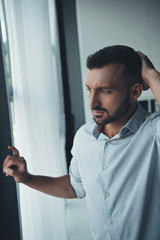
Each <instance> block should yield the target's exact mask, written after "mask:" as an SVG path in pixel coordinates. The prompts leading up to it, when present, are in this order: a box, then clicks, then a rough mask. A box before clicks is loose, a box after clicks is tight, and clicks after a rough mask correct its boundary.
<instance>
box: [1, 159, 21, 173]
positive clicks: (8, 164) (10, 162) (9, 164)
mask: <svg viewBox="0 0 160 240" xmlns="http://www.w3.org/2000/svg"><path fill="white" fill-rule="evenodd" d="M23 161H24V160H23V158H19V159H17V157H16V156H12V155H8V156H7V158H6V160H5V162H4V165H3V172H6V170H7V169H8V168H9V169H13V170H17V169H18V167H20V166H21V165H22V164H23Z"/></svg>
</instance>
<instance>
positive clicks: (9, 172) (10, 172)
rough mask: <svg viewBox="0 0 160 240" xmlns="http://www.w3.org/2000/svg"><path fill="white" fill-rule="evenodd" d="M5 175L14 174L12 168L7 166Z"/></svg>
mask: <svg viewBox="0 0 160 240" xmlns="http://www.w3.org/2000/svg"><path fill="white" fill-rule="evenodd" d="M5 173H6V176H7V177H8V176H14V170H13V169H10V168H7V169H6V171H5Z"/></svg>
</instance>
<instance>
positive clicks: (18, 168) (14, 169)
mask: <svg viewBox="0 0 160 240" xmlns="http://www.w3.org/2000/svg"><path fill="white" fill-rule="evenodd" d="M8 148H9V149H10V150H12V151H13V153H14V156H12V155H8V156H7V157H6V158H5V160H4V163H3V172H4V173H5V174H6V176H12V177H14V179H15V181H16V182H19V183H24V184H25V185H27V186H29V187H31V188H34V189H36V190H38V191H41V192H43V193H46V194H49V195H52V196H55V197H60V198H76V194H75V191H74V189H73V188H72V186H71V183H70V176H69V175H65V176H61V177H57V178H53V177H47V176H36V175H32V174H30V173H29V172H28V171H27V165H26V161H25V159H24V158H23V157H20V155H19V152H18V150H17V149H16V148H14V147H12V146H9V147H8Z"/></svg>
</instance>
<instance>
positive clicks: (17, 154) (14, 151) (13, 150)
mask: <svg viewBox="0 0 160 240" xmlns="http://www.w3.org/2000/svg"><path fill="white" fill-rule="evenodd" d="M8 149H10V150H12V152H13V153H14V155H15V156H17V157H19V151H18V150H17V148H15V147H13V146H8Z"/></svg>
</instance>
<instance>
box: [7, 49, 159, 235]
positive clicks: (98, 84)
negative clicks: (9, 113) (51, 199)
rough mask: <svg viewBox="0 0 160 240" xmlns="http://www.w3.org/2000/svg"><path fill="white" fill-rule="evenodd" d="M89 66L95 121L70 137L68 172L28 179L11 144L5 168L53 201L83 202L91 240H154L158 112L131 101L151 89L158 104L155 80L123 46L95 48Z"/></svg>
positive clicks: (141, 61)
mask: <svg viewBox="0 0 160 240" xmlns="http://www.w3.org/2000/svg"><path fill="white" fill-rule="evenodd" d="M87 67H88V68H89V71H88V75H87V81H86V87H87V89H88V92H89V102H90V108H91V110H92V113H93V118H94V120H93V121H91V122H89V123H87V124H85V125H84V126H82V127H81V128H80V129H79V131H78V132H77V134H76V136H75V139H74V144H73V149H72V155H73V158H72V161H71V165H70V173H69V174H68V175H65V176H62V177H58V178H52V177H45V176H35V175H31V174H29V173H28V171H27V166H26V161H25V160H24V159H23V158H22V157H20V156H19V152H18V150H17V149H16V148H14V147H12V146H9V149H11V150H12V151H13V152H14V154H15V155H14V156H11V155H8V156H7V157H6V159H5V161H4V166H3V170H4V172H5V173H6V175H7V176H13V177H14V179H15V181H16V182H21V183H24V184H26V185H28V186H30V187H32V188H35V189H37V190H39V191H42V192H44V193H47V194H50V195H53V196H57V197H62V198H76V197H78V198H83V197H85V196H86V198H87V205H88V210H89V215H90V222H91V232H92V235H93V239H94V240H111V239H112V240H159V239H160V200H159V196H160V113H154V114H149V113H148V112H147V111H145V110H144V109H143V108H142V107H141V106H140V105H139V104H138V103H137V99H138V97H139V96H140V95H141V93H142V90H143V89H147V88H149V87H150V88H151V90H152V91H153V93H154V95H155V97H156V99H157V101H158V103H159V104H160V74H159V73H158V72H157V71H156V70H155V68H154V67H153V65H152V63H151V62H150V60H149V59H148V58H147V57H146V56H145V55H143V54H142V53H140V52H138V53H137V52H135V51H134V50H133V49H132V48H129V47H126V46H111V47H107V48H104V49H101V50H100V51H98V52H96V53H95V54H93V55H91V56H89V57H88V59H87Z"/></svg>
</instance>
